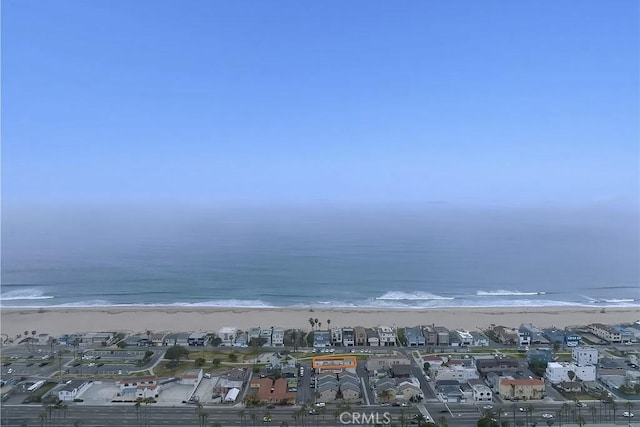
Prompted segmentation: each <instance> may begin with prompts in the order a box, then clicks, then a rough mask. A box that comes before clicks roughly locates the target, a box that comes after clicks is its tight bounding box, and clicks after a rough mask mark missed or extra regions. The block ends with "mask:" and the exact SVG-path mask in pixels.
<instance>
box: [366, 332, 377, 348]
mask: <svg viewBox="0 0 640 427" xmlns="http://www.w3.org/2000/svg"><path fill="white" fill-rule="evenodd" d="M366 331H367V343H368V344H369V345H370V346H371V347H378V346H379V345H380V337H379V336H378V331H377V330H376V329H373V328H367V329H366Z"/></svg>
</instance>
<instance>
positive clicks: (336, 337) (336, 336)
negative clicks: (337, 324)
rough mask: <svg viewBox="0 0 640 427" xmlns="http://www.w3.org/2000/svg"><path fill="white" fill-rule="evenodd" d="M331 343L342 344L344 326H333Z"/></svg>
mask: <svg viewBox="0 0 640 427" xmlns="http://www.w3.org/2000/svg"><path fill="white" fill-rule="evenodd" d="M331 344H333V345H340V344H342V328H331Z"/></svg>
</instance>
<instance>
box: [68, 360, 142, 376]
mask: <svg viewBox="0 0 640 427" xmlns="http://www.w3.org/2000/svg"><path fill="white" fill-rule="evenodd" d="M92 363H95V364H94V365H93V366H90V365H91V364H92ZM102 363H104V362H100V361H96V362H91V363H89V364H80V365H78V366H73V365H71V366H68V367H67V369H66V370H65V372H66V373H68V374H73V375H127V374H129V372H130V371H133V370H136V369H139V368H137V367H136V366H134V365H130V364H120V363H116V364H112V363H105V364H103V365H102V366H99V365H101V364H102Z"/></svg>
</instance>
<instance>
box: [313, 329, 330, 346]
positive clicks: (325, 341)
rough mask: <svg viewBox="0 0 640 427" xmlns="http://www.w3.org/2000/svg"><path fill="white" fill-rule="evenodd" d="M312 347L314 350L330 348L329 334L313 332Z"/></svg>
mask: <svg viewBox="0 0 640 427" xmlns="http://www.w3.org/2000/svg"><path fill="white" fill-rule="evenodd" d="M313 347H314V348H326V347H331V332H329V331H314V332H313Z"/></svg>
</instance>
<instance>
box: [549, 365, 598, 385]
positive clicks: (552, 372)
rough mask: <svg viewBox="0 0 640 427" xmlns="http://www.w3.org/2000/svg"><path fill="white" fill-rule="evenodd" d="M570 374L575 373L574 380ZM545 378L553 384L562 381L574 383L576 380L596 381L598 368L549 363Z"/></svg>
mask: <svg viewBox="0 0 640 427" xmlns="http://www.w3.org/2000/svg"><path fill="white" fill-rule="evenodd" d="M569 372H573V373H574V375H575V376H574V378H570V377H569ZM544 376H545V378H546V379H547V380H549V382H551V383H552V384H558V383H560V382H562V381H572V380H575V379H580V380H582V381H595V380H596V367H595V366H594V365H586V366H578V365H576V364H574V363H558V362H549V363H548V364H547V370H546V371H545V374H544Z"/></svg>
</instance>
